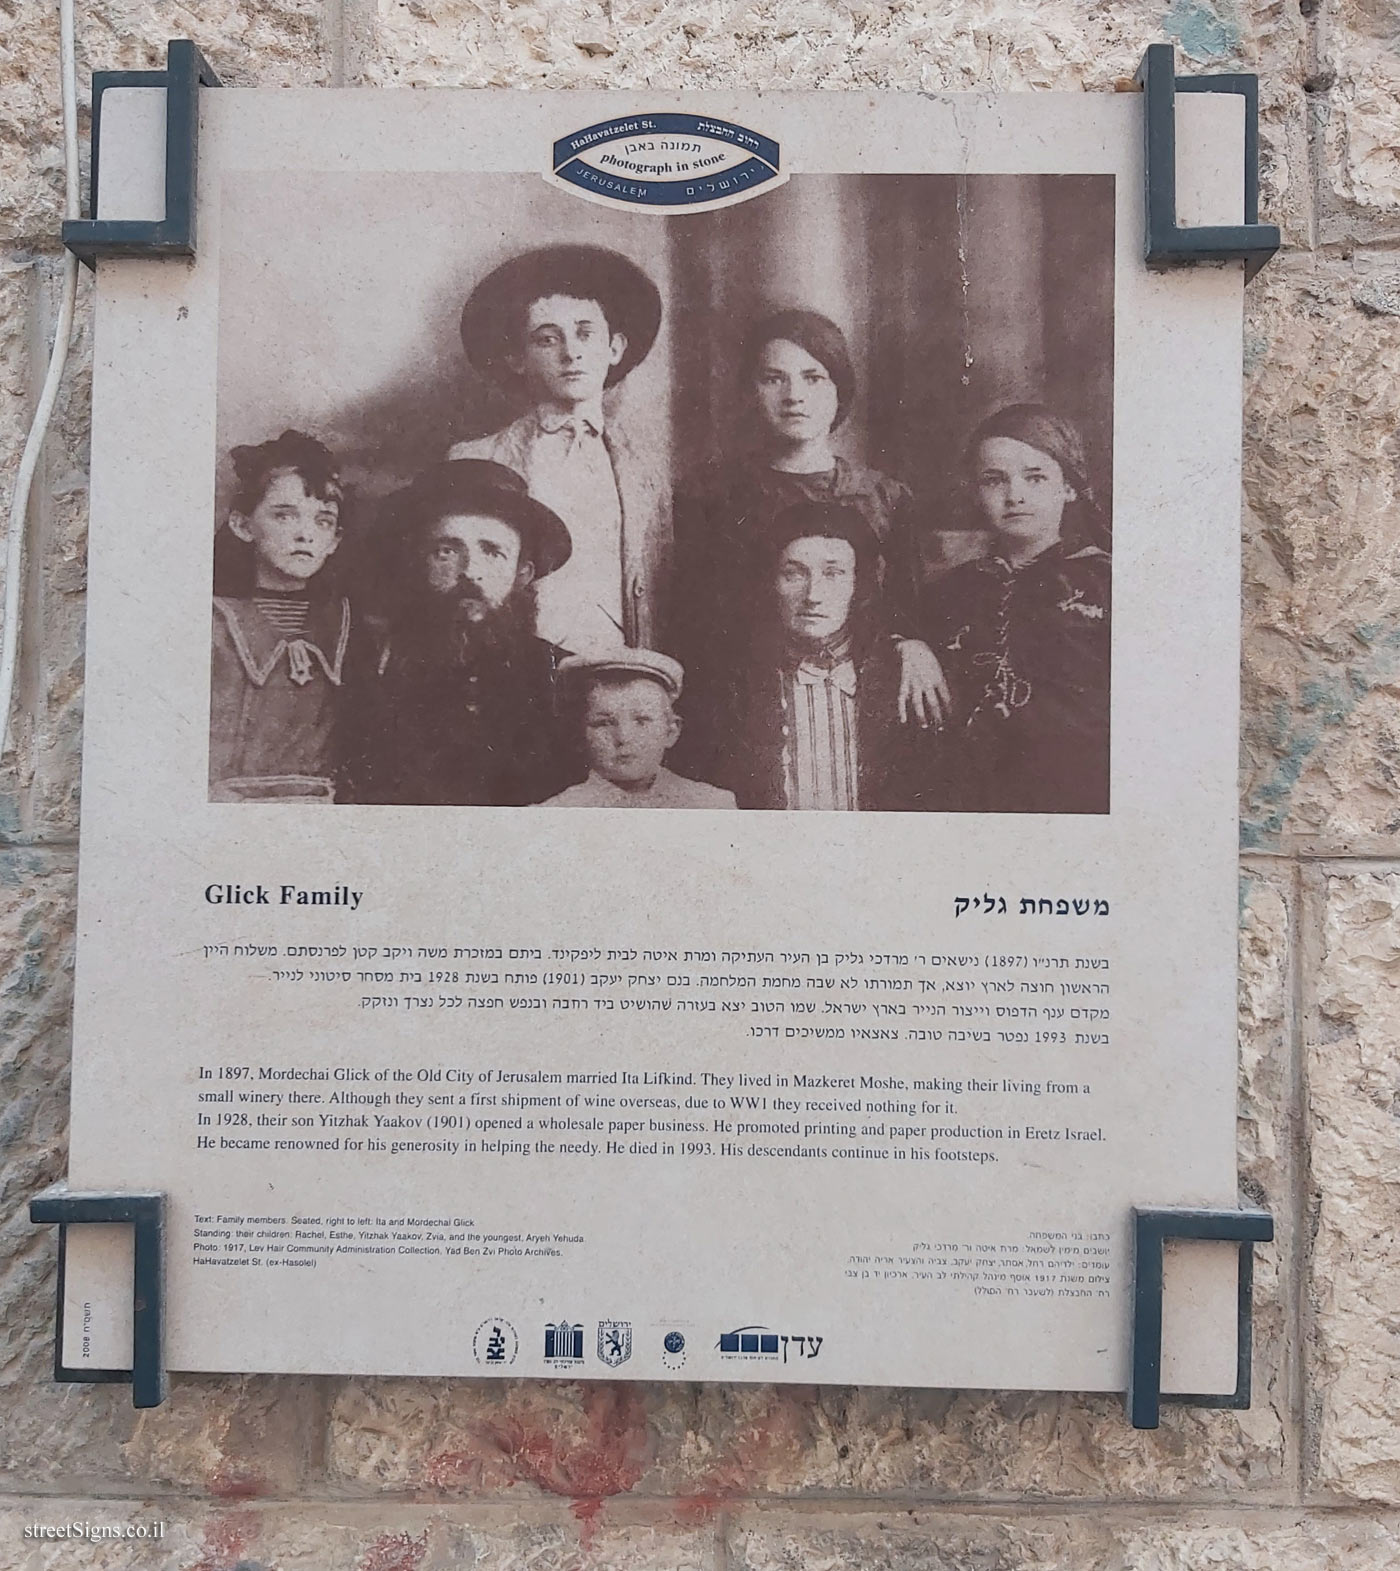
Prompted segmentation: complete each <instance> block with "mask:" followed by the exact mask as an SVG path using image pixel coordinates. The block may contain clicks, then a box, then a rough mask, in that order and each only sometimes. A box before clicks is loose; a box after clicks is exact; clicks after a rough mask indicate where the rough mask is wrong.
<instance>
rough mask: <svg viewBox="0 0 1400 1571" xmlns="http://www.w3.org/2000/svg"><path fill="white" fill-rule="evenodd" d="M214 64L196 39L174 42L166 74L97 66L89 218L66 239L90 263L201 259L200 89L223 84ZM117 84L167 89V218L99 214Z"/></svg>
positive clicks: (75, 222)
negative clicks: (102, 161) (105, 140)
mask: <svg viewBox="0 0 1400 1571" xmlns="http://www.w3.org/2000/svg"><path fill="white" fill-rule="evenodd" d="M221 85H222V84H221V83H220V81H219V79H218V77H217V76H215V75H214V73H213V71H212V70H211V69H210V68H209V63H208V61H206V60H205V58H204V56H203V55H202V54H200V52H199V50H198V49H197V48H196V47H195V46H194V44H192V43H191V42H190V41H189V39H188V38H172V39H171V40H170V42H169V43H168V44H167V45H166V52H165V70H164V71H94V72H93V77H92V178H91V181H90V186H91V191H90V195H89V198H88V212H89V214H90V216H89V217H87V218H70V219H66V220H65V221H64V225H63V243H64V245H66V246H67V247H68V249H69V250H70V251H72V252H73V254H74V255H75V256H77V257H79V258H81V259H82V260H83V261H84V262H86V263H87V265H88V266H89V267H92V268H95V267H96V265H97V260H98V258H99V257H116V256H125V257H146V258H160V257H166V256H193V255H194V232H195V222H194V221H195V181H196V175H197V173H198V163H199V89H200V88H201V87H219V86H221ZM111 87H163V88H164V89H165V217H164V218H161V219H158V220H157V219H144V218H142V219H127V218H120V219H113V218H98V216H97V169H98V154H99V152H100V150H101V144H102V95H103V93H105V92H106V91H107V89H108V88H111Z"/></svg>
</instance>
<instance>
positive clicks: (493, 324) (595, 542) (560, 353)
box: [449, 245, 669, 654]
mask: <svg viewBox="0 0 1400 1571" xmlns="http://www.w3.org/2000/svg"><path fill="white" fill-rule="evenodd" d="M660 325H661V296H660V295H659V293H658V292H657V289H656V285H655V284H653V283H652V281H651V279H650V278H648V277H647V275H646V273H645V272H643V271H642V269H641V268H640V267H638V266H637V264H636V263H635V262H633V261H631V260H630V259H629V258H627V257H625V256H623V255H622V254H621V253H620V252H617V251H611V250H608V249H606V248H604V247H602V246H590V245H555V246H546V247H543V248H541V249H539V250H534V251H526V252H524V253H522V254H521V255H518V256H514V257H511V258H510V259H509V260H508V261H506V262H503V263H502V264H501V265H500V266H499V267H497V268H496V269H495V270H494V271H493V272H491V273H488V274H487V276H486V277H485V278H483V279H482V280H481V282H480V283H479V284H478V285H477V286H476V288H475V289H474V290H473V291H472V294H471V297H470V298H469V299H468V301H467V303H466V307H465V308H464V310H463V312H462V344H463V347H464V348H465V350H466V353H467V358H468V360H469V361H470V362H471V364H472V366H473V367H474V368H475V369H476V370H477V371H478V372H479V373H480V374H481V375H483V376H486V377H489V378H490V379H491V380H492V381H494V382H496V383H497V384H498V385H500V386H503V387H506V388H509V389H510V390H512V391H516V392H518V393H519V394H520V396H521V397H522V398H523V399H524V400H525V401H527V402H528V405H529V407H528V408H527V409H526V411H525V413H524V414H522V415H521V416H520V417H519V419H517V420H514V421H512V423H511V424H510V425H508V426H506V427H504V428H503V429H502V430H500V431H496V432H494V433H493V434H492V435H490V436H483V437H478V438H475V439H474V440H472V441H468V442H461V443H458V444H457V445H456V446H455V447H453V448H452V450H451V453H450V454H449V457H450V458H453V459H467V458H476V459H489V460H492V461H494V462H496V463H500V464H504V465H506V466H507V467H508V468H510V469H513V470H515V471H516V472H517V473H518V474H520V475H522V476H523V477H524V479H525V482H526V485H527V487H528V489H529V493H530V495H531V496H532V497H534V498H536V499H537V500H539V501H541V502H543V503H545V504H546V505H547V506H548V507H550V508H551V509H552V510H553V511H554V512H555V513H557V514H558V516H559V517H560V518H562V519H563V520H564V522H565V523H566V524H567V526H568V529H569V533H570V535H571V536H572V539H573V554H572V556H571V558H570V560H569V562H568V564H567V565H566V566H565V567H564V568H563V569H562V570H561V571H558V572H556V573H554V574H553V575H552V576H551V578H550V581H549V582H548V583H547V584H543V585H541V586H540V589H539V592H538V596H537V599H538V614H539V630H540V635H541V636H542V637H544V638H546V639H548V640H549V641H550V642H551V643H555V644H558V645H560V646H561V647H563V648H565V649H568V650H570V651H571V652H573V653H578V654H582V653H593V652H596V651H598V650H602V649H608V648H614V647H617V646H619V645H621V644H624V643H625V644H638V643H645V642H647V641H648V639H649V638H650V636H651V634H652V632H653V631H654V609H655V605H656V602H657V598H658V591H659V587H660V584H659V580H660V577H661V574H662V572H663V570H664V563H665V557H666V553H667V545H668V535H669V520H668V517H667V507H666V497H667V487H666V485H665V477H664V476H662V475H660V474H658V473H657V472H656V465H655V464H654V462H650V463H649V462H647V461H646V460H645V459H644V458H643V457H642V456H641V455H639V454H638V453H636V452H635V451H633V450H632V449H631V447H630V446H629V445H628V444H627V443H626V442H625V441H623V440H621V439H620V438H619V435H618V433H617V432H616V431H615V430H612V429H609V426H608V424H607V419H606V416H605V415H604V411H603V394H604V392H605V391H607V390H609V389H611V388H614V387H616V386H618V384H619V383H621V382H622V381H623V379H624V378H625V377H626V376H627V375H628V374H629V372H631V371H632V370H633V369H634V368H635V367H636V366H637V365H639V364H640V363H641V362H642V361H643V360H644V359H645V358H646V356H647V355H648V353H649V352H650V350H651V347H652V345H653V343H655V341H656V335H657V332H658V331H659V329H660Z"/></svg>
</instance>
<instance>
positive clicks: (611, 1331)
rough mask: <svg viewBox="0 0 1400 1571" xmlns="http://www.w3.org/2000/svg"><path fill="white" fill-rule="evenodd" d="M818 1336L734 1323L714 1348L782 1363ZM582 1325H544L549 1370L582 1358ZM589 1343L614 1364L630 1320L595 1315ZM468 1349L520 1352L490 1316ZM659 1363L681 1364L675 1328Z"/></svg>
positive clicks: (624, 1356) (506, 1324) (506, 1362)
mask: <svg viewBox="0 0 1400 1571" xmlns="http://www.w3.org/2000/svg"><path fill="white" fill-rule="evenodd" d="M822 1341H823V1338H821V1337H820V1336H814V1335H812V1334H810V1333H807V1334H803V1335H800V1336H799V1335H793V1334H791V1333H788V1332H781V1331H770V1330H769V1328H768V1327H767V1326H740V1327H738V1328H737V1329H736V1330H733V1331H725V1332H722V1333H721V1334H720V1337H719V1340H718V1341H717V1342H716V1343H715V1347H716V1349H717V1350H718V1352H719V1355H720V1357H721V1358H722V1359H725V1360H729V1359H743V1360H748V1359H760V1360H773V1361H781V1362H782V1363H785V1364H786V1363H787V1362H788V1361H789V1360H790V1359H798V1358H804V1359H811V1358H815V1357H816V1356H817V1354H818V1353H820V1352H821V1348H822ZM585 1346H586V1343H585V1339H584V1324H583V1322H582V1321H577V1322H576V1321H572V1320H569V1319H568V1318H567V1317H563V1316H561V1317H560V1318H559V1319H558V1320H551V1321H549V1322H548V1323H547V1324H546V1325H545V1327H544V1348H543V1352H544V1361H545V1363H546V1364H547V1365H548V1366H549V1367H550V1368H551V1369H559V1370H564V1369H577V1368H578V1367H579V1366H580V1365H582V1364H583V1363H585V1362H586V1355H585ZM594 1348H595V1351H596V1353H597V1356H598V1361H599V1362H600V1363H602V1364H605V1365H606V1366H607V1367H608V1368H609V1369H617V1368H619V1367H620V1366H621V1365H623V1364H625V1363H626V1362H627V1360H628V1359H629V1358H631V1356H632V1322H631V1321H630V1320H600V1321H599V1322H598V1327H597V1336H596V1338H595V1341H594ZM472 1352H473V1354H474V1355H475V1357H476V1361H477V1363H478V1364H483V1365H485V1366H486V1367H488V1368H498V1369H504V1368H508V1367H509V1366H510V1365H511V1364H513V1363H514V1362H515V1360H516V1358H517V1356H518V1355H519V1352H520V1338H519V1336H518V1335H517V1334H516V1330H515V1327H514V1326H513V1325H512V1324H511V1323H510V1321H509V1320H505V1319H502V1318H501V1317H500V1316H492V1317H491V1318H490V1319H487V1320H483V1321H482V1322H481V1324H480V1325H479V1326H478V1327H477V1328H476V1335H475V1336H474V1337H473V1338H472ZM661 1362H662V1364H663V1365H665V1367H666V1368H667V1369H680V1368H682V1367H683V1365H684V1364H685V1335H684V1333H683V1332H680V1331H665V1332H663V1333H661Z"/></svg>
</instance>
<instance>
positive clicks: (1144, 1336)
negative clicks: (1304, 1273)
mask: <svg viewBox="0 0 1400 1571" xmlns="http://www.w3.org/2000/svg"><path fill="white" fill-rule="evenodd" d="M1273 1236H1274V1219H1273V1217H1271V1216H1270V1215H1269V1213H1268V1212H1267V1211H1195V1210H1191V1209H1189V1208H1184V1207H1169V1208H1164V1209H1161V1210H1144V1209H1140V1208H1138V1207H1134V1209H1133V1345H1132V1359H1131V1364H1130V1367H1129V1375H1128V1379H1129V1385H1128V1397H1127V1401H1128V1417H1129V1418H1130V1419H1131V1420H1132V1425H1133V1428H1134V1429H1156V1427H1157V1424H1158V1421H1159V1418H1160V1408H1161V1404H1162V1403H1163V1402H1177V1403H1181V1404H1183V1405H1185V1406H1188V1407H1234V1408H1245V1407H1248V1406H1249V1399H1250V1361H1251V1355H1252V1352H1253V1326H1254V1245H1255V1244H1267V1243H1268V1242H1269V1241H1270V1240H1271V1239H1272V1238H1273ZM1169 1238H1204V1239H1218V1240H1223V1241H1225V1242H1227V1243H1237V1244H1238V1245H1239V1246H1240V1276H1239V1284H1240V1289H1239V1341H1238V1362H1237V1365H1236V1371H1235V1389H1234V1390H1233V1391H1231V1392H1228V1393H1227V1394H1225V1395H1222V1396H1195V1395H1191V1396H1187V1395H1184V1394H1181V1395H1178V1394H1177V1393H1175V1392H1172V1393H1170V1394H1168V1395H1163V1392H1162V1246H1163V1244H1164V1243H1165V1242H1166V1240H1167V1239H1169Z"/></svg>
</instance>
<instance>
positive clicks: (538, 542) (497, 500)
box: [386, 458, 574, 579]
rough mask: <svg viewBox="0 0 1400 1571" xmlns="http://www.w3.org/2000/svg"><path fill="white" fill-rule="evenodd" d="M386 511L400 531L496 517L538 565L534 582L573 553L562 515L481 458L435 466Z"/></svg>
mask: <svg viewBox="0 0 1400 1571" xmlns="http://www.w3.org/2000/svg"><path fill="white" fill-rule="evenodd" d="M492 472H494V473H492ZM386 512H387V515H388V517H390V518H391V519H393V520H394V522H395V523H396V524H397V525H398V527H399V528H401V529H424V528H427V527H428V526H429V525H431V524H435V523H436V522H437V521H438V520H439V519H441V518H447V517H450V516H452V515H453V514H457V515H461V516H468V517H470V516H476V517H481V518H497V519H499V520H500V521H501V522H502V523H503V524H509V525H510V527H511V528H512V529H514V530H515V532H516V533H517V534H518V535H519V536H520V554H521V556H522V558H528V559H529V561H530V562H531V563H532V564H533V565H534V569H535V578H536V579H541V578H544V577H546V576H547V575H548V574H550V573H553V572H556V571H557V570H558V569H559V568H561V567H563V565H564V564H565V562H567V561H568V560H569V558H570V556H572V555H573V549H574V544H573V540H572V538H571V537H570V535H569V530H568V527H567V525H566V524H565V523H564V520H563V519H562V518H560V516H559V515H558V513H556V512H554V511H553V510H552V509H550V508H548V507H546V506H545V505H544V503H543V502H539V501H536V500H535V498H534V497H532V496H531V495H530V494H529V493H528V492H527V491H526V490H525V482H524V481H523V480H521V479H520V477H519V476H518V475H517V474H515V472H514V471H513V470H510V469H507V468H506V467H505V466H504V465H502V464H495V463H490V462H488V461H486V460H483V459H472V458H454V459H448V460H446V461H445V462H443V463H440V464H434V465H433V466H432V468H431V469H425V470H424V471H423V473H422V474H420V475H418V476H417V477H416V478H415V479H414V480H413V481H412V483H411V484H409V485H407V486H405V487H404V488H403V490H401V491H399V492H397V493H395V495H393V496H392V497H390V498H389V501H388V503H387V505H386Z"/></svg>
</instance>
